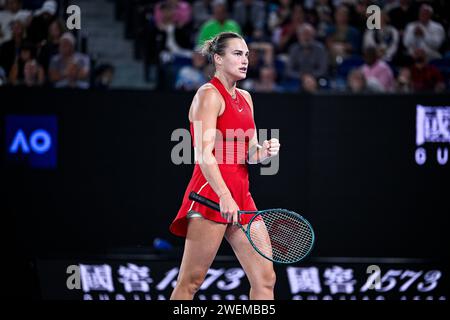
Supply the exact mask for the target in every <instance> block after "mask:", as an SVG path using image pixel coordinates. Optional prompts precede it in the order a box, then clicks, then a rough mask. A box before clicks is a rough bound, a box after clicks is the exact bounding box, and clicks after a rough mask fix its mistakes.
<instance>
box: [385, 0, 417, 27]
mask: <svg viewBox="0 0 450 320" xmlns="http://www.w3.org/2000/svg"><path fill="white" fill-rule="evenodd" d="M389 18H390V21H391V22H392V25H393V26H394V28H395V29H397V30H398V32H399V33H400V36H402V35H403V31H404V30H405V28H406V25H407V24H408V23H410V22H413V21H414V20H416V18H417V8H416V7H415V6H413V5H411V0H400V1H399V4H398V6H396V7H394V8H392V9H391V10H389Z"/></svg>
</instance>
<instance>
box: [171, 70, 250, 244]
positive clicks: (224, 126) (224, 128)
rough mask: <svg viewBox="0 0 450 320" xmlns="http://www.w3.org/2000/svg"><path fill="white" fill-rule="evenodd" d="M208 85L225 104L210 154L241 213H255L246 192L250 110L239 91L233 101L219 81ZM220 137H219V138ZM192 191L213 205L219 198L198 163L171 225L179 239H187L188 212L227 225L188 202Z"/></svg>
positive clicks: (210, 211) (244, 219) (214, 213)
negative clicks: (213, 87) (214, 159)
mask: <svg viewBox="0 0 450 320" xmlns="http://www.w3.org/2000/svg"><path fill="white" fill-rule="evenodd" d="M210 83H211V84H212V85H214V86H215V87H216V88H217V90H218V91H219V92H220V94H221V95H222V97H223V99H224V101H225V111H224V112H223V113H222V114H221V115H220V116H218V117H217V123H216V129H217V130H218V131H216V142H215V144H214V150H213V154H214V156H215V158H216V160H217V163H218V167H219V170H220V172H221V174H222V178H223V180H224V181H225V184H226V185H227V187H228V189H229V190H230V192H231V195H232V197H233V199H234V201H236V204H237V205H238V207H239V209H240V210H257V209H256V206H255V203H254V201H253V198H252V196H251V194H250V192H249V181H248V168H247V163H246V159H247V157H248V142H249V139H250V138H251V137H252V136H253V135H254V133H255V124H254V121H253V116H252V110H251V108H250V106H249V105H248V103H247V100H245V98H244V97H243V96H242V94H241V93H240V92H239V90H236V98H235V99H233V98H232V97H231V95H230V94H229V93H228V91H227V90H226V89H225V87H224V86H223V84H222V83H221V82H220V80H219V79H218V78H216V77H214V78H212V79H211V81H210ZM190 130H191V137H192V141H193V146H194V147H195V143H194V130H193V123H192V122H191V123H190ZM220 134H221V136H222V137H220ZM191 191H194V192H196V193H198V194H200V195H202V196H204V197H207V198H209V199H211V200H213V201H215V202H217V203H218V202H219V197H218V196H217V194H216V193H215V192H214V190H213V189H212V188H211V186H210V185H209V183H208V182H207V181H206V179H205V177H204V176H203V174H202V172H201V170H200V166H199V164H198V163H196V164H195V166H194V172H193V174H192V178H191V180H190V182H189V184H188V186H187V189H186V192H185V193H184V197H183V202H182V204H181V207H180V210H179V211H178V214H177V216H176V218H175V219H174V220H173V222H172V223H171V225H170V231H171V232H172V233H173V234H175V235H177V236H180V237H186V233H187V223H188V221H187V218H186V216H187V214H188V212H190V211H195V212H198V213H200V214H201V215H202V216H203V218H205V219H208V220H212V221H215V222H218V223H229V222H227V221H226V220H225V219H224V218H222V216H221V215H220V212H217V211H215V210H213V209H210V208H208V207H206V206H204V205H202V204H200V203H198V202H195V201H192V200H189V198H188V197H189V193H190V192H191ZM252 216H253V215H242V216H241V224H243V225H245V224H247V223H248V222H249V221H250V219H251V218H252Z"/></svg>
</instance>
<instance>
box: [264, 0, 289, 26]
mask: <svg viewBox="0 0 450 320" xmlns="http://www.w3.org/2000/svg"><path fill="white" fill-rule="evenodd" d="M293 6H294V4H293V1H292V0H279V1H278V4H273V5H270V7H269V16H268V21H267V28H268V30H269V31H270V32H271V33H273V32H274V31H275V30H276V29H277V28H279V27H282V26H283V25H284V24H286V23H288V22H289V19H290V18H291V14H292V8H293Z"/></svg>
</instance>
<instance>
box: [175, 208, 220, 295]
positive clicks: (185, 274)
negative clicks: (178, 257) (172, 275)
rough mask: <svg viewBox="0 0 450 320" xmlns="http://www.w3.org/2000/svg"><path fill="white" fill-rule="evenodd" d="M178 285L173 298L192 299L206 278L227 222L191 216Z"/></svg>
mask: <svg viewBox="0 0 450 320" xmlns="http://www.w3.org/2000/svg"><path fill="white" fill-rule="evenodd" d="M188 223H189V224H188V231H187V235H186V242H185V246H184V253H183V260H182V262H181V267H180V273H179V275H178V281H177V285H176V286H175V288H174V290H173V292H172V295H171V296H170V299H171V300H192V299H193V298H194V295H195V293H196V292H197V291H198V289H199V288H200V286H201V285H202V283H203V280H204V279H205V276H206V273H207V272H208V269H209V267H210V266H211V264H212V262H213V260H214V258H215V256H216V254H217V250H218V249H219V247H220V244H221V242H222V239H223V236H224V233H225V230H226V228H227V225H226V224H220V223H216V222H213V221H210V220H207V219H203V218H200V217H197V218H191V219H189V222H188Z"/></svg>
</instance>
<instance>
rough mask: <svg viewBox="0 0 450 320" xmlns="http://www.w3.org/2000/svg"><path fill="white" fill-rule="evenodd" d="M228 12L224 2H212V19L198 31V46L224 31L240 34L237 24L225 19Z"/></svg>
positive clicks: (221, 0)
mask: <svg viewBox="0 0 450 320" xmlns="http://www.w3.org/2000/svg"><path fill="white" fill-rule="evenodd" d="M227 16H228V11H227V4H226V1H225V0H214V1H213V18H212V19H210V20H208V21H207V22H205V23H204V24H203V25H202V26H201V28H200V31H199V35H198V45H199V46H202V45H203V43H204V42H205V41H206V40H209V39H212V38H214V37H215V36H216V35H217V34H219V33H221V32H225V31H230V32H236V33H238V34H242V32H241V28H240V27H239V24H238V23H237V22H236V21H234V20H231V19H227Z"/></svg>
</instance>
